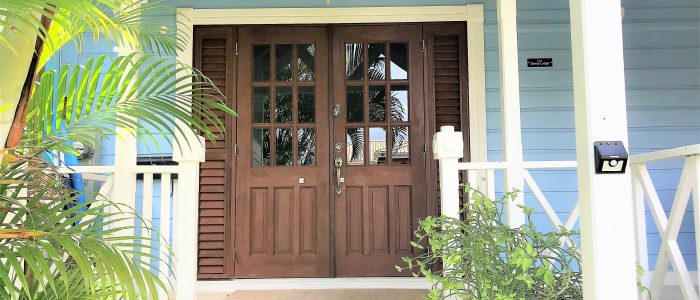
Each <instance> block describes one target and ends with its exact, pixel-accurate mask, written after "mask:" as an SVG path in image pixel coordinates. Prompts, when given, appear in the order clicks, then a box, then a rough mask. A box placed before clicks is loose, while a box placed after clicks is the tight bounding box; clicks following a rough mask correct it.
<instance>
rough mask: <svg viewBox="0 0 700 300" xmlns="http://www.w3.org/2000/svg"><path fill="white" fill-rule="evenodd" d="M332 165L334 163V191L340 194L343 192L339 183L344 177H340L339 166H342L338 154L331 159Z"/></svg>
mask: <svg viewBox="0 0 700 300" xmlns="http://www.w3.org/2000/svg"><path fill="white" fill-rule="evenodd" d="M333 165H335V180H336V185H335V193H336V194H338V195H340V194H341V193H342V192H343V189H342V188H341V187H340V184H342V183H343V181H344V180H343V179H344V178H342V177H340V168H342V167H343V158H342V157H340V156H336V157H335V159H334V160H333Z"/></svg>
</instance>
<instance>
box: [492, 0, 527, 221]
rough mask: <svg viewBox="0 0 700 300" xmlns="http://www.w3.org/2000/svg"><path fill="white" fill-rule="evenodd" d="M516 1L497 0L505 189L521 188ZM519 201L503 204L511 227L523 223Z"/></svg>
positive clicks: (514, 200) (522, 197) (520, 196)
mask: <svg viewBox="0 0 700 300" xmlns="http://www.w3.org/2000/svg"><path fill="white" fill-rule="evenodd" d="M516 12H517V7H516V1H515V0H498V12H497V15H498V48H499V52H500V74H501V130H502V131H503V160H505V161H506V162H507V163H508V164H509V165H508V168H507V169H506V171H505V190H506V191H508V192H511V191H513V190H518V191H523V188H524V180H523V142H522V138H521V133H520V77H519V75H518V66H519V65H518V28H517V24H516ZM518 204H525V197H524V196H523V193H518V195H517V197H516V198H515V199H513V201H508V203H507V205H506V220H507V222H508V224H509V225H510V226H512V227H517V226H520V225H522V224H524V223H525V214H524V213H523V211H522V209H521V208H519V207H518Z"/></svg>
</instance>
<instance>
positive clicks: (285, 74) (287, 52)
mask: <svg viewBox="0 0 700 300" xmlns="http://www.w3.org/2000/svg"><path fill="white" fill-rule="evenodd" d="M275 74H276V75H275V79H276V80H278V81H290V80H292V45H275Z"/></svg>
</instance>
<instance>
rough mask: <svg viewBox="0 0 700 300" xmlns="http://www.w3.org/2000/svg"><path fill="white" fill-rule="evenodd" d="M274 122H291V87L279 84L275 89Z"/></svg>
mask: <svg viewBox="0 0 700 300" xmlns="http://www.w3.org/2000/svg"><path fill="white" fill-rule="evenodd" d="M275 122H277V123H290V122H292V87H290V86H280V87H277V90H276V91H275Z"/></svg>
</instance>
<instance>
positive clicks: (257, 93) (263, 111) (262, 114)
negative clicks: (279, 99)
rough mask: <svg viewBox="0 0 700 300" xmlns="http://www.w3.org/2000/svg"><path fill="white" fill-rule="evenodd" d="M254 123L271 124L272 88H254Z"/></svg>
mask: <svg viewBox="0 0 700 300" xmlns="http://www.w3.org/2000/svg"><path fill="white" fill-rule="evenodd" d="M253 123H270V88H269V87H264V86H261V87H255V88H253Z"/></svg>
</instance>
